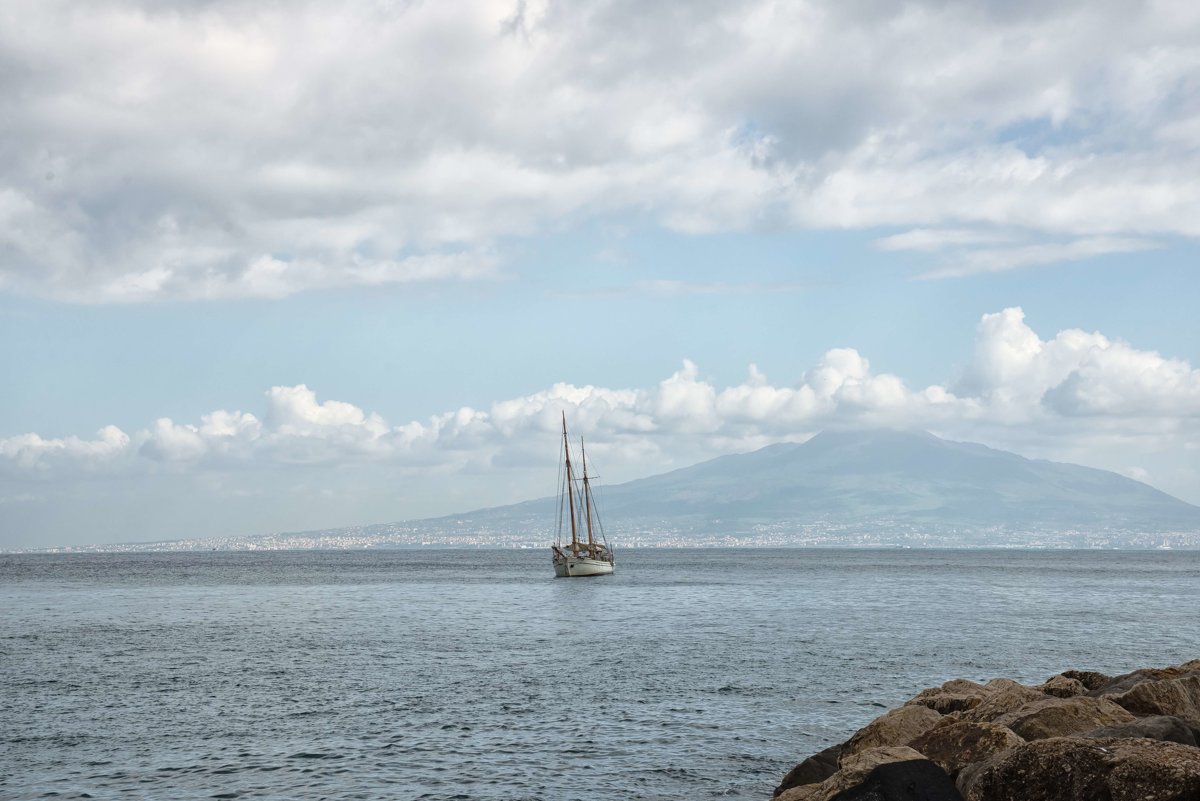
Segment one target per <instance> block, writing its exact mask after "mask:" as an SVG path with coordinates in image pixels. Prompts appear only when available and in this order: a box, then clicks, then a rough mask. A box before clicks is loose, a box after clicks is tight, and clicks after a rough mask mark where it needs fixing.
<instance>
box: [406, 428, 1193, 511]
mask: <svg viewBox="0 0 1200 801" xmlns="http://www.w3.org/2000/svg"><path fill="white" fill-rule="evenodd" d="M600 503H601V508H602V511H603V513H604V520H605V523H606V527H607V528H608V530H609V531H616V530H618V529H625V530H628V529H630V528H633V529H638V530H643V531H645V530H649V529H653V528H655V527H657V528H660V529H671V530H678V531H693V532H703V533H720V532H739V531H740V532H745V531H751V530H756V531H762V530H767V529H769V530H780V529H783V528H787V527H788V526H792V527H805V528H813V529H815V528H819V527H821V526H824V527H825V528H830V527H833V528H838V527H842V528H851V529H855V528H859V529H863V530H878V529H879V528H880V527H881V526H884V527H892V528H903V529H914V528H915V529H921V528H926V529H939V530H940V529H947V528H952V529H970V530H977V531H982V530H988V529H1007V530H1014V529H1025V530H1038V531H1068V530H1088V531H1098V530H1104V531H1111V530H1127V531H1140V532H1171V531H1189V532H1190V531H1196V532H1200V507H1197V506H1193V505H1191V504H1189V503H1185V502H1184V501H1181V500H1179V499H1178V498H1174V497H1172V496H1170V495H1167V494H1166V493H1164V492H1160V491H1159V490H1156V489H1154V488H1153V487H1150V486H1148V485H1146V484H1143V483H1141V482H1139V481H1135V480H1133V479H1131V478H1126V477H1125V476H1121V475H1118V474H1116V473H1111V472H1108V471H1105V470H1096V469H1093V468H1089V467H1080V466H1078V465H1071V464H1062V463H1058V462H1049V461H1044V460H1038V459H1026V458H1024V457H1022V456H1018V455H1016V454H1014V453H1008V452H1006V451H1001V450H996V449H993V448H988V447H985V446H983V445H977V444H972V443H966V442H951V441H948V440H944V439H940V438H938V437H935V436H934V435H932V434H928V433H925V432H913V431H894V430H870V431H825V432H822V433H820V434H818V435H816V436H815V437H813V438H812V439H810V440H808V441H807V442H805V443H802V444H796V443H787V444H779V445H771V446H768V447H766V448H762V449H761V450H757V451H754V452H752V453H743V454H736V455H731V456H722V457H719V458H717V459H713V460H711V461H707V462H703V463H701V464H698V465H694V466H692V467H687V468H683V469H681V470H675V471H673V472H670V473H665V474H662V475H657V476H651V477H649V478H643V479H639V480H636V481H630V482H628V483H625V484H619V485H614V486H610V487H605V488H604V489H603V491H602V495H601V501H600ZM554 504H555V502H554V500H553V499H541V500H537V501H528V502H525V503H520V504H515V505H513V506H505V507H500V508H495V509H485V510H479V511H476V512H470V513H467V514H462V515H454V516H452V517H449V518H442V519H441V520H440V521H423V522H426V523H430V524H434V523H440V524H443V525H448V524H450V522H451V521H453V522H455V523H456V524H457V525H458V526H463V525H467V526H475V527H480V528H486V529H490V530H496V531H503V530H506V529H515V528H516V527H519V526H531V525H537V523H538V522H539V521H540V523H541V525H540V526H539V527H540V528H544V526H545V523H546V522H547V521H548V520H550V519H551V518H552V517H553V514H554V508H555V507H554Z"/></svg>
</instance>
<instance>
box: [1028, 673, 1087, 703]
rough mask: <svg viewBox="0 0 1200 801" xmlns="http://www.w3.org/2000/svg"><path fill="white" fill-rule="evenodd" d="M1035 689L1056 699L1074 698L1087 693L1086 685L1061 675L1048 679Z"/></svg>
mask: <svg viewBox="0 0 1200 801" xmlns="http://www.w3.org/2000/svg"><path fill="white" fill-rule="evenodd" d="M1037 689H1039V690H1041V691H1042V692H1044V693H1045V694H1046V695H1053V696H1054V697H1056V698H1074V697H1075V696H1077V695H1085V694H1086V693H1087V691H1088V689H1087V685H1086V684H1084V683H1083V682H1082V681H1080V680H1079V679H1075V678H1072V677H1070V676H1064V675H1062V674H1061V673H1059V674H1058V675H1057V676H1052V677H1050V678H1049V679H1047V680H1046V682H1045V684H1042V685H1041V686H1040V687H1038V688H1037Z"/></svg>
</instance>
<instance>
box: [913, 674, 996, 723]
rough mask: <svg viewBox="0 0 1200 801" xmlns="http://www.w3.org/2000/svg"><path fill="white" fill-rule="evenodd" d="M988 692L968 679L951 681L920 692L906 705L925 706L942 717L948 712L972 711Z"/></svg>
mask: <svg viewBox="0 0 1200 801" xmlns="http://www.w3.org/2000/svg"><path fill="white" fill-rule="evenodd" d="M987 694H988V691H987V690H985V689H984V686H983V685H982V684H976V683H975V682H973V681H970V680H969V679H951V680H950V681H948V682H946V683H945V684H943V685H942V686H941V687H931V688H929V689H928V690H922V691H921V692H919V693H917V694H916V695H915V696H913V697H912V698H910V699H909V700H908V701H907V702H906V703H907V704H914V705H917V706H927V707H929V708H930V709H932V710H933V711H935V712H941V713H942V714H943V715H945V714H947V713H949V712H966V711H967V710H968V709H974V708H975V707H977V706H979V704H980V703H982V702H983V699H984V697H985V696H986V695H987Z"/></svg>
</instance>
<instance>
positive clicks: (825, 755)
mask: <svg viewBox="0 0 1200 801" xmlns="http://www.w3.org/2000/svg"><path fill="white" fill-rule="evenodd" d="M841 753H842V744H841V743H838V744H837V745H831V746H829V747H828V748H826V749H825V750H824V751H821V752H820V753H817V754H813V755H812V756H810V757H809V758H808V759H806V760H804V761H803V762H801V763H800V764H799V765H797V766H796V767H794V768H792V769H791V770H790V771H788V775H786V776H784V777H783V781H781V782H780V783H779V786H778V787H776V788H775V795H779V794H780V793H782V792H783V791H784V790H790V789H791V788H793V787H799V786H801V785H803V784H819V783H820V782H823V781H825V780H826V779H828V778H829V777H830V776H832V775H833V774H835V773H837V769H838V756H840V755H841Z"/></svg>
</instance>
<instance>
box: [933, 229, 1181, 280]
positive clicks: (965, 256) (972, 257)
mask: <svg viewBox="0 0 1200 801" xmlns="http://www.w3.org/2000/svg"><path fill="white" fill-rule="evenodd" d="M1157 247H1159V245H1158V244H1157V243H1155V242H1152V241H1150V240H1145V239H1133V238H1128V237H1111V236H1101V237H1087V238H1084V239H1075V240H1072V241H1070V242H1061V243H1043V244H1036V245H1022V246H1019V247H1002V248H993V247H988V248H979V249H976V250H973V251H969V252H959V253H957V254H955V255H953V256H950V257H947V258H946V262H947V263H946V264H945V266H942V267H938V268H935V269H933V270H929V271H927V272H924V273H921V274H920V275H918V276H917V277H918V278H948V277H952V276H963V275H973V274H975V273H995V272H1002V271H1004V270H1014V269H1017V268H1018V267H1029V266H1034V265H1040V264H1062V263H1064V262H1072V261H1079V260H1080V259H1088V258H1093V257H1095V256H1103V255H1107V254H1110V253H1137V252H1139V251H1144V250H1153V249H1155V248H1157Z"/></svg>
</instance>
